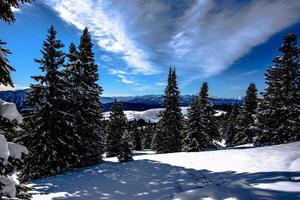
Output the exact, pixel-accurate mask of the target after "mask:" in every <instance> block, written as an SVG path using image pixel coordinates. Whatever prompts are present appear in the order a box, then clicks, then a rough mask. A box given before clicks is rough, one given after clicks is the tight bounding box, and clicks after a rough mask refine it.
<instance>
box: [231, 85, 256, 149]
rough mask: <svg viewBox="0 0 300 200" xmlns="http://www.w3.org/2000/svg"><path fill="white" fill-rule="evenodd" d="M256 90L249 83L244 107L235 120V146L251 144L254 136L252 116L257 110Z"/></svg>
mask: <svg viewBox="0 0 300 200" xmlns="http://www.w3.org/2000/svg"><path fill="white" fill-rule="evenodd" d="M257 102H258V99H257V89H256V86H255V84H254V83H250V85H249V87H248V89H247V92H246V96H245V105H244V107H243V110H242V111H241V114H240V115H239V116H238V119H237V141H236V142H237V144H246V143H252V142H253V138H254V136H255V128H254V114H255V111H256V108H257Z"/></svg>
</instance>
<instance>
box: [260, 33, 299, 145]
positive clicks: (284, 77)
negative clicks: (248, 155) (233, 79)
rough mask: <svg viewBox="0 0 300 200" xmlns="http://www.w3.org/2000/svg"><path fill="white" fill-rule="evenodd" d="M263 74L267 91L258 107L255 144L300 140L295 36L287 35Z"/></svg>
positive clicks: (297, 65)
mask: <svg viewBox="0 0 300 200" xmlns="http://www.w3.org/2000/svg"><path fill="white" fill-rule="evenodd" d="M279 50H280V51H281V52H282V55H280V56H277V57H276V58H275V59H274V60H273V64H272V65H271V66H270V68H269V69H268V70H267V72H266V74H265V80H266V84H267V88H266V89H265V91H264V93H263V99H262V101H261V102H259V104H258V109H257V110H258V111H257V115H256V127H257V130H258V132H259V135H258V138H257V141H256V144H257V145H264V144H281V143H287V142H294V141H299V140H300V134H299V133H300V117H299V116H300V49H299V48H298V47H297V37H296V35H295V34H291V33H290V34H287V35H286V36H285V37H284V40H283V45H282V46H281V47H280V48H279Z"/></svg>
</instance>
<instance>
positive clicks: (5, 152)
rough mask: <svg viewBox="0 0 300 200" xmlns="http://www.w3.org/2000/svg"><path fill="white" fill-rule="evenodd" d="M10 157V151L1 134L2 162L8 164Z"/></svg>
mask: <svg viewBox="0 0 300 200" xmlns="http://www.w3.org/2000/svg"><path fill="white" fill-rule="evenodd" d="M8 156H9V151H8V145H7V142H6V139H5V137H4V136H3V135H1V134H0V162H1V161H2V162H3V163H4V164H6V162H7V159H8Z"/></svg>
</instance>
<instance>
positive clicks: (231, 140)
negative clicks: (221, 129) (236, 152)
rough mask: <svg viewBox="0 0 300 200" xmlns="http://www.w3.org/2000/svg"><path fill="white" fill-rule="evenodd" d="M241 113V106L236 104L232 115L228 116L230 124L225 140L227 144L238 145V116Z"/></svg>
mask: <svg viewBox="0 0 300 200" xmlns="http://www.w3.org/2000/svg"><path fill="white" fill-rule="evenodd" d="M238 115H239V106H238V105H237V104H236V105H235V106H234V107H233V108H232V111H231V112H230V115H229V117H228V124H227V127H226V130H225V141H226V146H228V147H231V146H236V145H237V142H238V139H237V128H236V124H237V117H238Z"/></svg>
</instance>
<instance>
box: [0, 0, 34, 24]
mask: <svg viewBox="0 0 300 200" xmlns="http://www.w3.org/2000/svg"><path fill="white" fill-rule="evenodd" d="M23 3H30V0H9V1H1V3H0V20H3V21H4V22H7V23H11V22H14V21H15V15H14V13H13V11H12V8H19V6H20V4H23Z"/></svg>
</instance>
